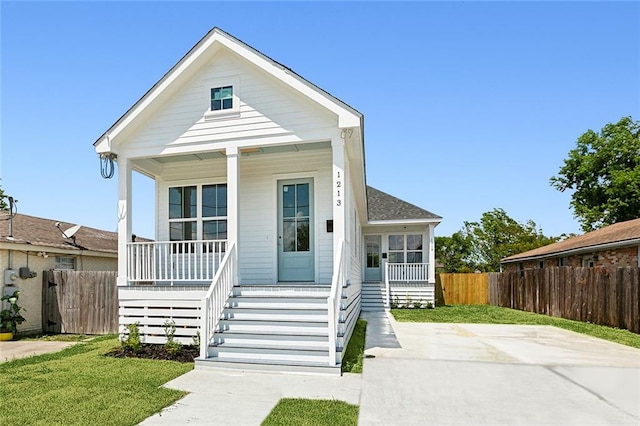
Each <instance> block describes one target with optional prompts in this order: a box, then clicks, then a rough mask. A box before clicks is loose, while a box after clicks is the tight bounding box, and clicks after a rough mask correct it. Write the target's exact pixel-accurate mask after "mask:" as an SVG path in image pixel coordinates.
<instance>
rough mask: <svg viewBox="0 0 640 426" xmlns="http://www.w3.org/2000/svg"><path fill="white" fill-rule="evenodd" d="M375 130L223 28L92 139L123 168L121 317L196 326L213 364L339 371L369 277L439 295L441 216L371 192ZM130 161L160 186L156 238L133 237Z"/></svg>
mask: <svg viewBox="0 0 640 426" xmlns="http://www.w3.org/2000/svg"><path fill="white" fill-rule="evenodd" d="M363 130H364V129H363V116H362V114H361V113H359V112H358V111H356V110H355V109H354V108H352V107H350V106H349V105H347V104H345V103H344V102H342V101H340V100H339V99H337V98H335V97H333V96H331V95H330V94H329V93H327V92H325V91H324V90H322V89H320V88H319V87H317V86H315V85H313V84H312V83H310V82H309V81H307V80H305V79H304V78H302V77H300V76H299V75H297V74H296V73H294V72H293V71H292V70H291V69H289V68H287V67H286V66H284V65H282V64H279V63H278V62H276V61H274V60H273V59H271V58H269V57H267V56H265V55H264V54H262V53H260V52H258V51H257V50H255V49H253V48H252V47H250V46H248V45H246V44H245V43H243V42H242V41H240V40H238V39H236V38H234V37H233V36H231V35H229V34H227V33H225V32H224V31H222V30H220V29H218V28H214V29H212V30H211V31H210V32H209V33H208V34H207V35H206V36H205V37H204V38H203V39H202V40H200V41H199V42H198V43H197V44H196V45H195V46H194V47H193V48H192V49H191V50H190V51H189V52H188V53H187V54H186V55H185V56H184V57H183V58H182V59H181V60H180V61H179V62H178V63H177V64H176V65H175V66H174V67H173V68H172V69H171V70H169V72H167V73H166V74H165V76H164V77H163V78H162V79H161V80H160V81H158V82H157V83H156V84H155V85H154V86H153V87H152V88H151V89H150V90H149V91H148V92H147V93H146V94H145V95H144V96H143V97H142V98H141V99H140V100H139V101H138V102H137V103H136V104H135V105H133V106H132V107H131V108H130V109H129V110H128V111H127V112H126V113H125V114H124V115H123V116H122V117H121V118H120V119H119V120H118V121H117V122H116V123H115V124H113V126H111V127H110V128H109V129H108V130H107V131H106V132H105V133H104V134H103V135H102V136H100V138H99V139H98V140H97V141H96V142H95V144H94V145H95V149H96V151H97V152H98V153H99V154H100V155H101V157H102V159H103V161H105V163H108V162H110V161H111V160H116V161H117V165H118V198H119V199H118V212H119V217H118V236H119V246H118V253H119V265H118V285H119V286H120V287H119V298H120V315H121V317H120V323H121V326H122V327H124V325H125V324H129V323H133V322H136V321H139V322H140V326H141V333H142V335H143V336H144V338H145V339H146V341H147V342H152V343H153V342H158V343H159V342H163V341H164V334H163V324H164V323H165V321H166V320H167V319H172V320H173V321H175V323H176V325H177V329H178V330H177V335H178V336H180V337H181V339H182V340H183V341H188V340H190V338H191V336H195V335H196V333H197V332H198V330H199V331H200V339H201V358H200V360H199V361H198V362H197V365H200V366H202V365H209V363H211V362H216V363H227V365H235V366H238V365H240V366H242V368H250V367H252V366H259V367H260V368H263V367H265V366H266V365H271V366H273V365H276V366H279V367H278V368H285V369H296V368H303V367H304V368H306V367H322V368H325V369H328V370H329V371H339V367H340V363H341V360H342V350H343V349H344V348H345V347H346V344H347V342H348V340H349V337H350V335H351V332H352V330H353V327H354V324H355V320H356V319H357V317H358V315H359V313H360V310H361V300H362V297H361V295H362V292H363V282H365V281H366V282H371V283H372V284H371V288H373V289H375V290H376V291H377V292H378V294H380V293H381V294H382V295H384V298H385V302H386V303H388V302H389V298H390V297H400V298H402V297H404V296H405V295H407V294H408V295H410V297H411V298H412V300H418V299H421V300H422V302H423V303H425V304H426V303H427V302H430V303H433V302H434V282H435V275H434V244H433V231H434V227H435V226H436V225H437V224H438V223H439V222H440V220H441V218H440V217H439V216H436V215H434V214H432V213H430V212H428V211H426V210H423V209H421V208H419V207H416V206H414V205H411V204H409V203H406V202H404V201H401V200H399V199H397V198H394V197H392V196H390V195H388V194H385V193H383V192H381V191H378V190H375V189H373V188H370V187H367V185H366V176H365V166H364V140H363V135H364V133H363ZM132 171H136V172H139V173H143V174H144V175H147V176H149V177H151V178H153V179H154V180H155V190H156V203H155V206H154V208H155V229H156V235H155V241H154V242H134V241H132V234H131V214H130V206H131V199H132V196H133V194H132V191H131V175H132ZM150 208H151V206H150ZM283 366H284V367H283Z"/></svg>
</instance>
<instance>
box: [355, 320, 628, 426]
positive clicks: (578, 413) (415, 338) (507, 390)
mask: <svg viewBox="0 0 640 426" xmlns="http://www.w3.org/2000/svg"><path fill="white" fill-rule="evenodd" d="M363 316H364V317H365V319H367V320H368V322H369V323H368V327H367V345H366V351H365V354H366V355H367V356H368V357H367V358H366V359H365V363H364V374H363V383H362V394H361V398H360V417H359V422H360V424H361V425H424V424H433V425H467V424H477V425H501V424H503V425H638V424H640V350H638V349H634V348H630V347H627V346H623V345H619V344H616V343H611V342H608V341H604V340H601V339H596V338H592V337H588V336H585V335H582V334H578V333H573V332H570V331H566V330H562V329H558V328H555V327H549V326H520V325H487V324H428V323H420V324H419V323H398V322H396V321H394V320H393V317H391V315H387V314H385V313H365V314H364V315H363ZM399 346H400V347H399Z"/></svg>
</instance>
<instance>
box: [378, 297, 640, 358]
mask: <svg viewBox="0 0 640 426" xmlns="http://www.w3.org/2000/svg"><path fill="white" fill-rule="evenodd" d="M391 313H392V314H393V317H394V318H395V319H396V321H404V322H452V323H472V324H531V325H552V326H555V327H558V328H564V329H566V330H570V331H575V332H577V333H583V334H588V335H589V336H593V337H598V338H600V339H605V340H609V341H611V342H616V343H621V344H623V345H627V346H632V347H634V348H640V335H638V334H635V333H632V332H630V331H628V330H623V329H619V328H613V327H607V326H604V325H597V324H591V323H586V322H580V321H572V320H568V319H564V318H556V317H550V316H547V315H540V314H534V313H532V312H524V311H518V310H515V309H509V308H502V307H499V306H492V305H452V306H439V307H437V308H435V309H392V310H391Z"/></svg>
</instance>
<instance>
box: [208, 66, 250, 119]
mask: <svg viewBox="0 0 640 426" xmlns="http://www.w3.org/2000/svg"><path fill="white" fill-rule="evenodd" d="M204 86H205V92H206V94H207V95H208V98H207V104H206V110H207V112H205V113H204V120H205V121H216V120H224V119H227V118H236V117H239V116H240V115H241V111H240V76H237V75H233V76H229V77H220V78H214V79H209V80H207V81H205V83H204ZM225 86H231V90H232V92H233V95H232V105H231V108H229V109H221V110H216V111H212V110H211V90H212V89H215V88H218V87H225Z"/></svg>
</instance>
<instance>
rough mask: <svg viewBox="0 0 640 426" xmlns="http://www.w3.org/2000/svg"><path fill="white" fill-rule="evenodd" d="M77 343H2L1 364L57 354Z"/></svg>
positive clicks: (16, 341) (20, 341) (23, 341)
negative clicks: (19, 359) (47, 354)
mask: <svg viewBox="0 0 640 426" xmlns="http://www.w3.org/2000/svg"><path fill="white" fill-rule="evenodd" d="M76 343H77V342H46V341H42V340H15V341H13V340H11V341H8V342H0V362H6V361H12V360H14V359H18V358H27V357H30V356H34V355H42V354H46V353H49V352H57V351H61V350H62V349H64V348H66V347H69V346H72V345H75V344H76Z"/></svg>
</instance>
